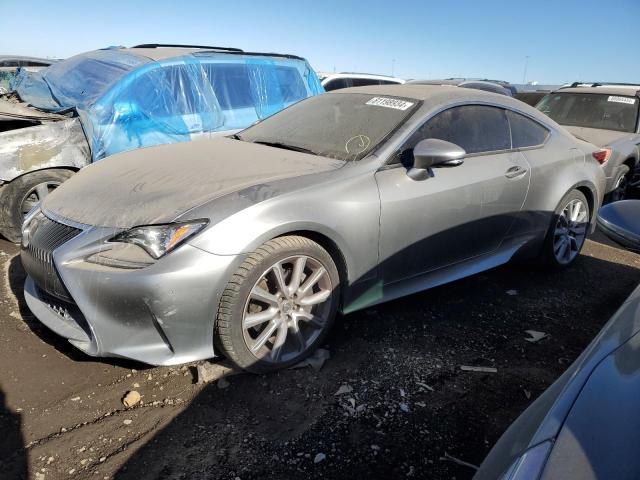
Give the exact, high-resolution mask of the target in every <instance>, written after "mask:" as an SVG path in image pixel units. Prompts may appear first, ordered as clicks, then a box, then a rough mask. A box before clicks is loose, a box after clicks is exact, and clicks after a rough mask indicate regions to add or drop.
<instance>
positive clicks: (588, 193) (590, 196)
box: [567, 184, 596, 223]
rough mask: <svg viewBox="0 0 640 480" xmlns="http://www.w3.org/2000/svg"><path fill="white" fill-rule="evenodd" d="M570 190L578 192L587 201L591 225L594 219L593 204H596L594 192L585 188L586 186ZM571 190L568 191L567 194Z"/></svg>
mask: <svg viewBox="0 0 640 480" xmlns="http://www.w3.org/2000/svg"><path fill="white" fill-rule="evenodd" d="M571 190H578V191H579V192H580V193H582V194H583V195H584V196H585V198H586V199H587V204H588V205H589V223H592V222H593V221H594V219H595V218H596V217H595V203H596V201H595V198H596V197H595V193H594V190H592V189H591V187H589V186H587V185H586V184H582V185H576V186H575V187H574V188H572V189H571ZM571 190H569V192H570V191H571ZM569 192H567V193H569Z"/></svg>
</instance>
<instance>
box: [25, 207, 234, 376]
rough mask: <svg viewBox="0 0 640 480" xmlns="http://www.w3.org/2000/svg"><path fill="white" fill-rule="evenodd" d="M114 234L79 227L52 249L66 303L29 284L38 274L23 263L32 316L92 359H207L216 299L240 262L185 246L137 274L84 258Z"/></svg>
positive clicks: (176, 361)
mask: <svg viewBox="0 0 640 480" xmlns="http://www.w3.org/2000/svg"><path fill="white" fill-rule="evenodd" d="M47 216H51V215H50V214H47ZM55 220H57V221H59V222H64V220H62V219H59V218H56V219H55ZM73 226H77V225H73ZM115 233H117V232H116V231H114V230H113V229H104V228H93V227H83V228H82V233H80V234H78V235H77V236H76V237H74V238H72V239H71V240H69V241H67V242H66V243H64V244H62V245H60V246H59V247H57V248H55V249H54V250H53V252H52V254H51V257H52V263H53V265H54V268H55V271H56V273H57V275H58V277H59V279H60V281H61V283H62V284H63V285H64V288H65V289H66V293H67V298H68V299H71V302H69V301H64V300H61V299H60V296H59V295H58V296H55V295H51V294H50V293H55V292H47V291H46V288H48V286H47V285H43V284H42V283H41V284H40V285H38V284H37V283H36V282H35V281H34V279H35V278H38V274H37V273H38V272H35V271H33V272H30V271H29V269H30V268H31V269H34V268H36V267H34V266H33V262H31V264H30V262H29V261H23V264H25V269H26V270H27V274H28V275H29V277H28V278H27V282H26V284H25V299H26V302H27V304H28V306H29V308H30V309H31V311H32V312H33V314H34V315H35V316H36V317H37V318H38V319H39V320H40V321H41V322H42V323H44V324H45V325H46V326H47V327H49V328H50V329H51V330H53V331H54V332H56V333H57V334H59V335H61V336H63V337H65V338H67V339H69V341H70V342H71V343H72V344H73V345H74V346H76V347H77V348H79V349H80V350H82V351H84V352H85V353H87V354H88V355H92V356H99V357H123V358H129V359H133V360H137V361H141V362H144V363H149V364H152V365H174V364H179V363H185V362H191V361H195V360H201V359H206V358H211V357H212V356H214V350H213V330H214V320H215V315H216V312H217V307H218V302H219V300H220V296H221V294H222V292H223V291H224V289H225V287H226V284H227V282H228V279H229V278H230V277H231V275H232V274H233V272H234V271H235V270H236V268H237V266H238V265H239V263H240V262H241V261H242V258H241V257H240V256H219V255H213V254H211V253H208V252H205V251H203V250H200V249H198V248H196V247H193V246H191V245H189V244H185V245H182V246H180V247H179V248H177V249H176V250H175V251H173V252H171V253H170V254H169V255H167V256H166V257H163V258H161V259H160V260H158V261H156V262H155V263H154V264H152V265H150V266H147V267H144V268H140V269H124V268H114V267H109V266H104V265H98V264H95V263H90V262H87V261H86V260H85V259H86V258H88V257H89V256H91V255H93V254H94V253H96V252H99V251H101V250H102V251H104V249H105V245H106V244H105V242H106V240H107V239H109V238H112V237H113V236H114V235H115ZM25 252H26V251H25V250H23V255H27V254H28V253H25ZM27 265H30V266H29V268H27Z"/></svg>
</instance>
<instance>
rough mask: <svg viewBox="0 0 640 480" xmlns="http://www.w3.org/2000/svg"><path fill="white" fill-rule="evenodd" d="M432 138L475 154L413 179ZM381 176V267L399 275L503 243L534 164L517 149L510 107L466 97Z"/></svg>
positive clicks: (387, 277)
mask: <svg viewBox="0 0 640 480" xmlns="http://www.w3.org/2000/svg"><path fill="white" fill-rule="evenodd" d="M426 138H439V139H442V140H446V141H449V142H452V143H455V144H456V145H459V146H461V147H462V148H464V149H465V151H467V153H468V155H467V156H466V157H465V159H464V162H463V163H462V164H461V165H459V166H456V167H439V168H433V169H432V171H431V173H432V175H431V176H430V177H429V178H426V179H424V180H417V181H416V180H413V179H411V178H410V177H408V176H407V168H409V167H410V164H411V161H412V149H413V147H414V146H415V145H416V144H417V143H418V142H419V141H420V140H423V139H426ZM509 177H511V178H509ZM376 180H377V182H378V188H379V190H380V201H381V218H380V260H381V266H380V272H381V275H382V277H383V282H384V283H391V282H394V281H398V280H402V279H405V278H410V277H412V276H416V275H419V274H421V273H425V272H428V271H431V270H435V269H438V268H442V267H445V266H447V265H451V264H454V263H458V262H461V261H464V260H467V259H470V258H472V257H476V256H478V255H482V254H485V253H488V252H491V251H493V250H495V249H496V248H497V247H498V246H499V245H500V242H501V241H502V239H503V238H504V236H505V234H506V233H507V231H508V230H509V227H510V222H511V221H512V220H513V216H512V212H517V211H519V210H520V209H521V207H522V204H523V202H524V199H525V197H526V193H527V189H528V180H529V169H528V165H527V163H526V160H525V159H524V157H523V156H522V155H521V154H520V153H519V152H514V151H511V138H510V133H509V125H508V122H507V120H506V115H505V112H504V110H502V109H499V108H495V107H490V106H484V105H464V106H459V107H453V108H450V109H447V110H445V111H443V112H441V113H439V114H437V115H436V116H434V117H433V118H431V119H430V120H428V121H426V122H425V124H424V125H423V126H422V127H421V128H419V129H418V130H417V131H416V133H414V134H413V135H412V136H411V138H410V139H409V140H408V141H407V142H406V143H405V144H404V145H403V146H402V147H401V149H400V150H399V152H398V159H397V166H395V167H394V166H393V165H391V166H388V167H385V168H383V169H381V170H380V171H378V172H377V173H376Z"/></svg>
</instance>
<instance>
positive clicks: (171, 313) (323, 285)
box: [22, 85, 605, 372]
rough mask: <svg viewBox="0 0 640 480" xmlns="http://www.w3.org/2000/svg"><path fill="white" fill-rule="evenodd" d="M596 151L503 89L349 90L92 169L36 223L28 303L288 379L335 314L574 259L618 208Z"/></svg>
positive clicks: (115, 344) (143, 355)
mask: <svg viewBox="0 0 640 480" xmlns="http://www.w3.org/2000/svg"><path fill="white" fill-rule="evenodd" d="M594 153H596V154H597V147H595V146H593V145H591V144H589V143H586V142H583V141H581V140H578V139H576V138H575V137H573V136H572V135H571V134H569V133H567V132H566V131H565V130H564V129H563V128H562V127H560V126H558V125H557V124H556V123H555V122H554V121H553V120H551V119H550V118H549V117H547V116H546V115H544V114H542V113H541V112H539V111H537V110H535V109H534V108H532V107H529V106H528V105H526V104H524V103H522V102H520V101H517V100H514V99H511V98H508V97H505V96H503V95H497V94H493V93H488V92H482V91H479V90H472V89H463V88H454V87H448V86H425V85H393V86H369V87H359V88H351V89H344V90H338V91H336V92H335V93H327V94H323V95H320V96H317V97H314V98H310V99H307V100H303V101H301V102H299V103H297V104H295V105H293V106H291V107H289V108H287V109H286V110H284V111H282V112H280V113H277V114H275V115H274V116H272V117H270V118H268V119H266V120H264V121H262V122H260V123H258V124H256V125H254V126H252V127H250V128H248V129H246V130H244V131H242V132H240V133H239V134H236V135H234V136H232V137H229V138H217V139H211V140H204V141H199V142H190V143H178V144H173V145H164V146H159V147H150V148H145V149H141V150H136V151H131V152H127V153H122V154H119V155H115V156H113V157H110V158H109V159H106V160H104V161H101V162H97V163H95V164H93V165H91V166H89V167H87V168H85V169H83V170H82V171H81V172H80V173H79V174H77V175H75V176H74V177H72V178H71V179H70V180H69V181H67V182H65V183H64V184H63V185H62V186H61V187H60V188H58V189H57V190H56V191H55V192H53V193H52V194H51V195H50V196H47V197H46V199H45V201H44V202H43V203H42V204H41V206H40V207H39V208H38V209H36V210H34V211H32V212H31V213H30V214H29V215H28V217H27V219H26V220H25V223H24V226H23V231H22V262H23V264H24V267H25V270H26V272H27V273H28V278H27V281H26V285H25V296H26V300H27V303H28V305H29V307H30V309H31V311H32V312H33V313H34V315H36V316H37V317H38V318H39V319H40V320H41V321H42V322H43V323H44V324H45V325H47V326H48V327H49V328H51V329H52V330H53V331H55V332H57V333H58V334H60V335H62V336H64V337H66V338H68V339H69V341H70V342H71V343H72V344H73V345H75V346H76V347H78V348H79V349H81V350H82V351H84V352H86V353H87V354H89V355H94V356H117V357H126V358H131V359H135V360H140V361H143V362H146V363H149V364H155V365H170V364H177V363H183V362H190V361H194V360H199V359H205V358H210V357H213V356H214V355H216V354H222V355H225V356H227V357H228V358H230V359H231V360H232V361H233V362H235V363H236V364H237V365H238V366H240V367H242V368H244V369H247V370H250V371H253V372H266V371H271V370H276V369H279V368H283V367H287V366H289V365H292V364H295V363H296V362H299V361H300V360H301V359H303V358H304V357H305V356H306V355H308V354H310V353H311V352H312V351H313V350H314V349H315V348H316V347H317V346H318V345H319V344H321V342H322V341H323V338H324V336H325V334H326V333H327V331H328V330H329V328H330V327H331V324H332V322H333V319H334V318H335V316H336V314H337V312H338V311H341V312H342V313H345V314H347V313H349V312H353V311H355V310H358V309H362V308H366V307H369V306H371V305H375V304H377V303H380V302H384V301H387V300H391V299H394V298H397V297H400V296H403V295H408V294H411V293H414V292H418V291H420V290H423V289H426V288H430V287H433V286H436V285H440V284H443V283H446V282H450V281H452V280H456V279H459V278H462V277H465V276H468V275H472V274H474V273H477V272H480V271H483V270H486V269H489V268H492V267H495V266H497V265H500V264H503V263H505V262H508V261H509V260H511V259H513V258H514V257H516V256H517V257H519V258H520V257H526V256H530V257H537V258H539V260H540V262H544V263H545V264H546V265H548V266H550V267H552V268H561V267H565V266H567V265H569V264H571V263H572V262H573V261H574V260H575V259H576V257H577V256H578V253H579V252H580V249H581V248H582V245H583V242H584V240H585V237H586V235H587V233H588V232H589V231H590V230H591V229H592V228H593V225H594V218H595V213H596V210H597V209H598V206H599V205H600V204H601V201H602V197H603V191H604V184H605V176H604V174H603V172H602V167H601V166H600V165H599V164H598V162H597V161H596V159H595V158H594V156H593V155H594Z"/></svg>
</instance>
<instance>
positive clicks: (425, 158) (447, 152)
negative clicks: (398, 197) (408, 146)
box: [408, 138, 467, 180]
mask: <svg viewBox="0 0 640 480" xmlns="http://www.w3.org/2000/svg"><path fill="white" fill-rule="evenodd" d="M466 154H467V152H465V151H464V148H462V147H459V146H458V145H456V144H454V143H451V142H447V141H445V140H439V139H437V138H427V139H426V140H421V141H420V142H418V144H417V145H416V146H415V147H414V149H413V167H412V168H411V169H410V170H409V172H408V175H409V176H410V177H411V178H413V179H414V180H422V179H424V178H427V177H428V176H429V174H428V171H427V169H429V168H432V167H457V166H458V165H462V163H463V162H464V160H463V158H464V156H465V155H466Z"/></svg>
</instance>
